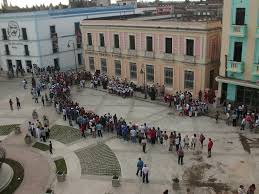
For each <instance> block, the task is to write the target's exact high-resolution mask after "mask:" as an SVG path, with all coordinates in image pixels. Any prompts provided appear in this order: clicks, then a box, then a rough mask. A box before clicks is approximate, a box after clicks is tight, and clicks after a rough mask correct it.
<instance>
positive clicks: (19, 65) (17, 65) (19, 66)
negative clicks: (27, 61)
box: [16, 60, 22, 71]
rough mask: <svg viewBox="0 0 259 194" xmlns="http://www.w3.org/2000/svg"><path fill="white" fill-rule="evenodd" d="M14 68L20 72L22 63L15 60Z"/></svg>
mask: <svg viewBox="0 0 259 194" xmlns="http://www.w3.org/2000/svg"><path fill="white" fill-rule="evenodd" d="M16 68H17V70H18V71H21V70H22V61H21V60H16Z"/></svg>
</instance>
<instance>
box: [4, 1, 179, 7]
mask: <svg viewBox="0 0 259 194" xmlns="http://www.w3.org/2000/svg"><path fill="white" fill-rule="evenodd" d="M0 1H1V0H0ZM7 1H8V4H10V3H11V4H12V5H18V6H20V7H25V6H26V5H28V6H29V7H31V6H32V5H36V4H37V5H40V4H43V3H44V4H45V5H48V4H50V3H52V4H53V5H57V4H59V2H61V3H62V4H68V0H7ZM111 1H112V3H115V2H116V0H111ZM144 1H147V0H144ZM174 1H183V0H174Z"/></svg>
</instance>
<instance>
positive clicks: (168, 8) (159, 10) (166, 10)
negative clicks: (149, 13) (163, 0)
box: [156, 4, 174, 15]
mask: <svg viewBox="0 0 259 194" xmlns="http://www.w3.org/2000/svg"><path fill="white" fill-rule="evenodd" d="M173 12H174V6H173V5H172V4H162V5H160V6H158V7H156V15H171V14H172V13H173Z"/></svg>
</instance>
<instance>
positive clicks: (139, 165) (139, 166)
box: [136, 158, 144, 177]
mask: <svg viewBox="0 0 259 194" xmlns="http://www.w3.org/2000/svg"><path fill="white" fill-rule="evenodd" d="M143 167H144V162H143V160H141V158H139V159H138V163H137V173H136V175H137V176H138V173H139V172H140V176H141V177H142V168H143Z"/></svg>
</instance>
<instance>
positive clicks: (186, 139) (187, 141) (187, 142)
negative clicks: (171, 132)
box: [183, 135, 190, 150]
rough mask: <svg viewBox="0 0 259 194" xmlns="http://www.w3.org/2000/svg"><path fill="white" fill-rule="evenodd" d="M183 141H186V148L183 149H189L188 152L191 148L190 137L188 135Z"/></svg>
mask: <svg viewBox="0 0 259 194" xmlns="http://www.w3.org/2000/svg"><path fill="white" fill-rule="evenodd" d="M183 141H184V147H183V148H187V150H188V148H189V143H190V139H189V137H188V135H186V136H185V137H184V139H183Z"/></svg>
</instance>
